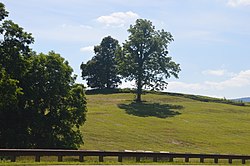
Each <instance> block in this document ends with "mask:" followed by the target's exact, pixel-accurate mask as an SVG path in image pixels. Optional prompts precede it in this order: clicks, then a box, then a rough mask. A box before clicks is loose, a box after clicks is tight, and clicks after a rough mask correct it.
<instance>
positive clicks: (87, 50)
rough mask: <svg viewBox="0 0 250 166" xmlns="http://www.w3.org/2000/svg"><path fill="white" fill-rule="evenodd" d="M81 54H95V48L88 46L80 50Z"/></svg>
mask: <svg viewBox="0 0 250 166" xmlns="http://www.w3.org/2000/svg"><path fill="white" fill-rule="evenodd" d="M80 51H81V52H94V46H87V47H82V48H80Z"/></svg>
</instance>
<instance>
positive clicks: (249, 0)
mask: <svg viewBox="0 0 250 166" xmlns="http://www.w3.org/2000/svg"><path fill="white" fill-rule="evenodd" d="M227 4H228V5H229V6H231V7H238V6H249V5H250V0H229V1H228V2H227Z"/></svg>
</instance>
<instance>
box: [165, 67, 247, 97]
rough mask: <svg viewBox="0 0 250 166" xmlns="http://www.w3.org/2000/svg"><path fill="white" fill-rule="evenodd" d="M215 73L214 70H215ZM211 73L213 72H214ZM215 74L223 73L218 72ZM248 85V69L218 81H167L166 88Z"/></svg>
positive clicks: (208, 87)
mask: <svg viewBox="0 0 250 166" xmlns="http://www.w3.org/2000/svg"><path fill="white" fill-rule="evenodd" d="M215 73H216V72H215ZM215 73H213V74H215ZM216 74H223V72H221V73H220V72H218V73H216ZM249 85H250V70H246V71H241V72H240V73H238V74H235V75H234V76H231V77H230V78H229V79H227V80H225V81H220V82H211V81H205V82H203V83H185V82H178V81H172V82H169V85H168V88H169V89H170V90H171V91H184V92H186V91H189V92H191V91H199V90H203V91H204V90H225V89H231V88H243V87H246V86H249Z"/></svg>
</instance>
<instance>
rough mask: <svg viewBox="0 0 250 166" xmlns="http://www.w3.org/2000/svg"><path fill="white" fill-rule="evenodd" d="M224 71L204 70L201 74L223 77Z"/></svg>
mask: <svg viewBox="0 0 250 166" xmlns="http://www.w3.org/2000/svg"><path fill="white" fill-rule="evenodd" d="M225 73H226V70H223V69H222V70H205V71H203V72H202V74H204V75H212V76H223V75H225Z"/></svg>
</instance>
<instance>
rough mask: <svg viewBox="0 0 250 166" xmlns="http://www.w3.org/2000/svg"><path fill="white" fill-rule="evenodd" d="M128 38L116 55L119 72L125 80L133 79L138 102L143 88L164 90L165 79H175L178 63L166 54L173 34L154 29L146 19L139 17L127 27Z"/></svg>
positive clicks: (178, 69)
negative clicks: (119, 53) (171, 77)
mask: <svg viewBox="0 0 250 166" xmlns="http://www.w3.org/2000/svg"><path fill="white" fill-rule="evenodd" d="M128 32H129V33H130V35H129V37H128V40H126V41H125V43H124V45H123V54H121V55H120V57H119V66H120V72H121V74H122V75H123V77H124V78H126V80H129V81H132V80H135V83H136V86H137V92H136V93H137V97H136V101H137V102H141V94H142V89H143V88H151V89H154V90H163V89H165V88H166V87H167V84H168V83H167V82H166V80H165V79H167V78H169V77H170V76H174V77H175V78H178V73H179V72H180V70H181V69H180V67H179V64H176V63H175V62H174V61H172V58H171V57H170V56H168V44H169V43H170V42H171V41H173V36H172V35H171V34H170V33H169V32H165V31H164V30H161V31H160V30H155V27H154V26H153V25H152V23H151V22H150V21H149V20H144V19H138V20H136V24H135V25H131V26H130V28H129V29H128Z"/></svg>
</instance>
